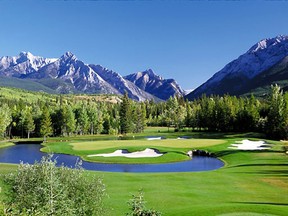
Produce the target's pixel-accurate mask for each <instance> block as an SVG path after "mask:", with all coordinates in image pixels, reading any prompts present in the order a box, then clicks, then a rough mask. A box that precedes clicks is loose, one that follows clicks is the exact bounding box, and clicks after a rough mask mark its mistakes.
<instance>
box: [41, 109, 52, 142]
mask: <svg viewBox="0 0 288 216" xmlns="http://www.w3.org/2000/svg"><path fill="white" fill-rule="evenodd" d="M52 132H53V130H52V122H51V117H50V113H49V110H48V109H47V108H44V110H43V112H42V116H41V126H40V133H41V135H42V136H43V137H44V142H45V141H46V137H47V136H49V135H51V134H52Z"/></svg>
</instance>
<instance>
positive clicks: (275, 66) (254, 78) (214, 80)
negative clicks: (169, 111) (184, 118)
mask: <svg viewBox="0 0 288 216" xmlns="http://www.w3.org/2000/svg"><path fill="white" fill-rule="evenodd" d="M275 83H277V84H279V85H280V86H281V87H282V88H283V89H284V90H288V36H283V35H280V36H277V37H275V38H269V39H264V40H261V41H259V42H258V43H256V44H255V45H253V46H252V47H251V48H250V49H249V50H248V51H247V52H246V53H244V54H243V55H241V56H239V58H237V59H235V60H234V61H232V62H230V63H229V64H227V65H226V66H225V67H224V68H223V69H222V70H220V71H219V72H217V73H216V74H214V75H213V76H212V77H211V78H210V79H209V80H208V81H207V82H205V83H204V84H202V85H201V86H200V87H198V88H196V89H195V90H194V91H192V92H191V93H190V94H188V95H187V96H186V98H188V99H189V100H193V99H196V98H198V97H200V96H201V95H203V94H206V95H207V96H209V95H224V94H229V95H236V96H239V95H249V94H252V93H253V94H254V95H256V96H262V95H265V94H267V92H268V89H269V88H270V86H271V84H275Z"/></svg>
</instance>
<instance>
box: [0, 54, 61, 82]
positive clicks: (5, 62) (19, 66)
mask: <svg viewBox="0 0 288 216" xmlns="http://www.w3.org/2000/svg"><path fill="white" fill-rule="evenodd" d="M56 60H57V59H51V58H43V57H39V56H33V55H32V54H31V53H30V52H21V53H20V54H19V55H18V56H15V57H10V56H4V57H1V58H0V75H5V76H13V77H20V76H21V75H23V74H29V73H32V72H35V71H38V70H39V69H40V68H41V67H43V66H44V65H47V64H49V63H52V62H54V61H56Z"/></svg>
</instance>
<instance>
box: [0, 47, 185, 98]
mask: <svg viewBox="0 0 288 216" xmlns="http://www.w3.org/2000/svg"><path fill="white" fill-rule="evenodd" d="M0 85H1V86H9V87H17V88H23V89H27V90H35V91H44V92H48V93H87V94H117V95H119V94H120V95H122V94H124V93H125V92H127V93H128V96H129V97H130V98H132V99H134V100H137V101H144V100H151V99H153V100H156V101H157V100H166V99H168V98H169V97H170V96H175V95H178V96H183V95H184V91H183V90H182V89H181V87H180V86H179V85H178V84H177V83H176V81H175V80H173V79H167V80H166V79H163V78H162V77H160V76H158V75H156V74H155V73H154V72H153V71H152V70H151V69H149V70H147V71H144V72H138V73H135V74H131V75H128V76H126V77H122V76H121V75H120V74H119V73H116V72H114V71H112V70H109V69H107V68H104V67H102V66H101V65H96V64H85V63H84V62H83V61H81V60H78V59H77V57H76V56H75V55H74V54H72V53H71V52H66V53H65V54H64V55H62V56H61V57H60V58H44V57H39V56H34V55H32V54H31V53H29V52H21V53H20V54H19V55H18V56H14V57H9V56H4V57H1V58H0Z"/></svg>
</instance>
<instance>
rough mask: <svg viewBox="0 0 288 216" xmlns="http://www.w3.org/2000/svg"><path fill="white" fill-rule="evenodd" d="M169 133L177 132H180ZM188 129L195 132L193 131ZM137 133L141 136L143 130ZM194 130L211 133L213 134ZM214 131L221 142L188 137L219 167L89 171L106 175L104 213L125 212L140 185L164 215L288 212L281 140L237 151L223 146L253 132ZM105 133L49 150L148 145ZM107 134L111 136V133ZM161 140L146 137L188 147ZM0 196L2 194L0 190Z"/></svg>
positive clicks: (287, 162)
mask: <svg viewBox="0 0 288 216" xmlns="http://www.w3.org/2000/svg"><path fill="white" fill-rule="evenodd" d="M153 133H158V132H155V130H153V131H151V134H153ZM163 133H164V132H163ZM165 133H166V132H165ZM187 133H188V132H187ZM145 135H146V134H145ZM170 135H171V136H174V137H177V136H178V135H179V134H174V133H173V134H169V136H170ZM190 135H192V136H196V135H195V134H194V133H193V134H190ZM139 136H140V137H143V135H139ZM197 136H198V137H200V136H202V137H206V138H207V137H208V138H209V137H211V134H206V135H205V134H198V135H197ZM218 136H219V137H220V138H221V139H219V140H218V141H219V143H217V142H216V143H213V142H214V139H206V140H202V141H203V142H202V143H201V139H199V140H198V139H191V140H190V141H192V142H193V141H195V144H193V145H195V147H197V148H198V147H199V148H201V149H206V150H208V151H211V152H214V153H215V154H216V155H217V156H219V157H220V158H221V159H222V160H224V161H225V163H226V165H225V167H223V168H221V169H218V170H214V171H206V172H187V173H111V172H92V171H89V172H91V173H93V174H95V175H98V176H101V177H103V179H104V183H105V185H106V189H107V193H108V195H109V196H108V197H107V198H106V199H105V206H106V207H107V215H125V213H127V212H128V211H129V207H128V205H127V201H128V200H129V199H131V194H136V193H137V191H138V190H139V189H143V191H144V197H145V200H146V201H147V207H149V208H154V209H157V210H159V211H161V212H162V213H163V215H181V216H182V215H201V216H210V215H211V216H214V215H221V216H260V215H267V216H270V215H281V216H282V215H283V216H284V215H288V196H287V194H288V156H287V155H286V154H285V153H284V151H283V143H282V142H276V141H271V140H268V142H269V143H271V144H273V148H272V149H271V150H265V151H240V150H234V149H228V148H227V147H228V146H229V145H230V144H231V143H234V142H235V141H237V140H242V139H243V138H248V137H251V134H228V135H225V134H218ZM135 137H136V136H135ZM212 137H217V134H213V136H212ZM103 138H104V139H108V138H109V136H108V137H96V138H95V139H93V141H91V142H88V141H87V140H86V142H85V139H84V138H83V139H78V138H76V139H78V140H76V141H69V142H62V144H63V145H60V144H61V142H58V143H54V144H52V143H51V144H49V146H50V148H51V149H52V148H53V150H58V151H70V153H79V152H84V153H83V155H85V154H86V153H88V152H89V151H94V152H95V151H99V152H100V151H102V150H103V149H104V150H107V149H109V148H110V149H114V148H116V147H117V148H118V147H119V148H122V147H132V148H134V147H135V149H138V148H140V147H142V145H143V147H144V146H146V145H148V141H145V140H141V139H140V138H139V139H140V140H138V138H135V139H136V140H132V142H130V140H125V141H111V142H110V141H105V140H103ZM110 138H111V139H112V140H113V139H114V138H115V137H110ZM110 138H109V139H110ZM97 140H98V141H97ZM223 140H224V141H223ZM54 141H55V140H54ZM163 141H164V142H162V141H161V142H157V141H155V143H154V141H149V142H151V143H152V142H153V146H154V147H157V148H164V149H165V148H168V150H169V148H170V150H171V151H172V150H175V149H176V151H182V150H183V149H186V148H190V147H191V146H189V145H188V144H187V143H186V141H185V142H181V141H183V140H179V141H180V142H178V140H177V142H171V143H170V141H169V140H163ZM198 141H199V142H198ZM210 141H211V142H210ZM187 142H188V141H187ZM197 142H198V144H197ZM69 143H71V145H70V144H69ZM129 143H131V144H130V145H129ZM98 144H99V145H98ZM105 145H109V146H105ZM115 145H117V146H115ZM170 145H171V146H170ZM187 145H188V146H187ZM197 145H198V146H197ZM72 146H74V150H73V149H72ZM103 146H104V147H103ZM133 146H134V147H133ZM105 147H107V148H105ZM75 149H76V150H75ZM79 155H81V154H79ZM14 169H15V165H11V166H8V165H7V164H1V165H0V172H1V173H3V172H7V171H9V170H14ZM0 196H2V197H3V196H4V195H3V193H1V194H0Z"/></svg>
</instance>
